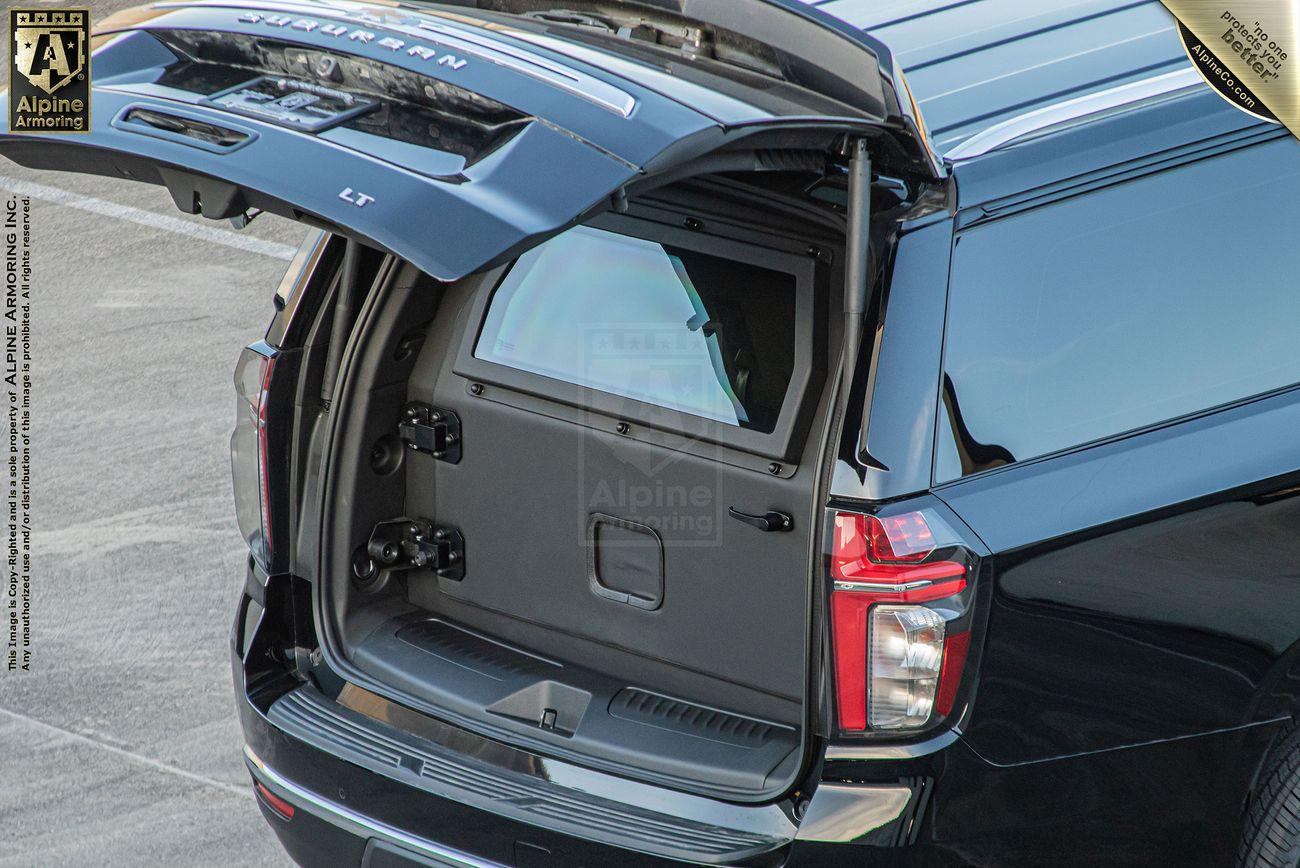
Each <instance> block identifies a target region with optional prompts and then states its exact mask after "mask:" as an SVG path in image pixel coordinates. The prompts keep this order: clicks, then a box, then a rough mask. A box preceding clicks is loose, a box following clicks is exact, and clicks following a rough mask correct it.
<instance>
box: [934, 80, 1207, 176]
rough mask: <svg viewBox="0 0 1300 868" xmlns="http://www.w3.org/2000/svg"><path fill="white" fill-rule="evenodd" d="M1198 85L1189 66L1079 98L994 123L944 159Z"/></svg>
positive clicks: (994, 147)
mask: <svg viewBox="0 0 1300 868" xmlns="http://www.w3.org/2000/svg"><path fill="white" fill-rule="evenodd" d="M1198 86H1201V87H1208V85H1207V84H1206V83H1205V79H1203V78H1201V76H1200V73H1198V72H1197V71H1196V70H1195V69H1193V68H1192V67H1190V66H1188V67H1186V68H1184V69H1180V70H1176V71H1175V72H1167V73H1165V74H1163V75H1156V76H1152V77H1151V78H1145V79H1142V80H1141V81H1133V82H1129V83H1128V84H1122V85H1120V86H1119V87H1112V88H1110V89H1109V90H1102V91H1098V92H1097V93H1090V94H1087V95H1086V96H1081V97H1075V98H1074V99H1069V100H1065V101H1064V102H1059V103H1056V104H1054V105H1050V106H1047V107H1045V108H1040V109H1035V110H1034V111H1031V112H1026V113H1025V114H1022V115H1019V116H1017V117H1014V118H1011V119H1010V120H1005V121H1003V122H1002V123H999V124H994V125H993V126H991V127H989V128H988V129H986V130H982V131H981V132H978V133H976V134H975V135H973V136H971V137H970V138H968V139H966V140H965V141H963V142H961V143H960V144H958V145H957V146H956V147H954V148H953V149H952V150H950V151H948V153H947V154H945V155H944V157H945V159H946V160H947V161H948V162H950V163H957V162H961V161H962V160H971V159H974V158H976V157H981V156H984V155H985V154H988V153H991V152H992V151H996V150H999V149H1000V148H1005V147H1007V146H1009V145H1011V144H1014V143H1015V142H1017V141H1019V140H1020V139H1023V138H1025V137H1026V136H1029V135H1033V134H1035V133H1044V132H1047V131H1049V130H1051V129H1052V128H1053V127H1058V126H1062V125H1064V124H1067V123H1069V122H1071V121H1075V120H1080V119H1082V118H1086V117H1089V116H1092V115H1098V114H1102V113H1104V112H1108V111H1113V110H1115V109H1121V108H1128V107H1134V106H1136V105H1137V104H1138V103H1141V102H1145V101H1147V100H1151V99H1155V98H1157V97H1164V96H1170V95H1172V94H1175V93H1177V92H1179V91H1184V90H1191V89H1193V88H1196V87H1198Z"/></svg>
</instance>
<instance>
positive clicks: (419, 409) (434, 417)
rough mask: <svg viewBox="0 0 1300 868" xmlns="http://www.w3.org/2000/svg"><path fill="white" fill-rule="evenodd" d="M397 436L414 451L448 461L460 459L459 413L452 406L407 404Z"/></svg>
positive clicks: (450, 462)
mask: <svg viewBox="0 0 1300 868" xmlns="http://www.w3.org/2000/svg"><path fill="white" fill-rule="evenodd" d="M397 436H398V437H400V438H402V441H403V442H405V443H406V445H407V446H409V447H410V448H412V449H414V450H416V451H417V452H427V453H428V454H430V455H432V456H433V457H434V458H437V459H438V460H439V461H446V462H447V463H449V464H459V463H460V417H459V416H457V415H456V414H455V413H454V412H452V411H451V410H441V409H439V408H437V407H431V406H429V405H428V404H422V403H420V402H418V401H417V402H414V403H411V404H407V405H406V409H405V410H403V411H402V421H401V423H399V424H398V426H397Z"/></svg>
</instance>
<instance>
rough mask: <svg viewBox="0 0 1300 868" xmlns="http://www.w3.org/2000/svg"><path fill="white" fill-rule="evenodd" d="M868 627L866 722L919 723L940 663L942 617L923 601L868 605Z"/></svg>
mask: <svg viewBox="0 0 1300 868" xmlns="http://www.w3.org/2000/svg"><path fill="white" fill-rule="evenodd" d="M870 617H871V623H870V625H869V628H868V644H867V655H868V667H867V672H868V679H869V680H868V684H867V722H868V723H869V724H870V725H871V726H872V727H873V728H876V729H904V728H907V727H916V726H923V725H924V724H925V723H926V721H928V720H929V719H930V711H931V710H932V709H933V708H934V697H935V691H936V689H937V687H938V683H939V670H940V668H941V667H942V665H943V634H944V619H943V617H942V616H941V615H939V614H938V613H937V612H934V611H932V610H930V609H927V608H925V607H924V606H873V607H872V609H871V616H870Z"/></svg>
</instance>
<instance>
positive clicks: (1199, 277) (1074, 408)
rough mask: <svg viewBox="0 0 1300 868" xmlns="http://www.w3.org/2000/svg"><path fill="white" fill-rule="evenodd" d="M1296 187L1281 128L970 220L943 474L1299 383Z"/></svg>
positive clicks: (951, 325) (957, 282)
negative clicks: (1186, 162)
mask: <svg viewBox="0 0 1300 868" xmlns="http://www.w3.org/2000/svg"><path fill="white" fill-rule="evenodd" d="M1297 202H1300V160H1297V152H1296V149H1295V143H1294V142H1292V141H1285V142H1283V141H1279V142H1277V143H1273V144H1268V145H1262V146H1258V147H1255V148H1251V149H1249V150H1247V151H1240V152H1237V153H1235V154H1231V155H1227V156H1223V157H1219V158H1216V159H1212V160H1207V161H1204V162H1201V163H1196V164H1193V165H1190V166H1186V167H1183V168H1180V169H1176V170H1172V171H1168V172H1164V173H1161V174H1159V175H1154V176H1151V177H1148V178H1144V179H1141V180H1137V181H1132V182H1129V183H1126V184H1122V185H1120V186H1117V187H1112V188H1109V189H1107V190H1103V191H1099V192H1096V193H1091V194H1088V195H1085V196H1081V197H1078V198H1076V199H1071V200H1068V201H1065V202H1062V203H1059V204H1056V205H1051V206H1048V207H1045V208H1042V209H1038V210H1035V211H1031V212H1028V213H1026V214H1023V215H1020V216H1014V217H1008V218H1005V219H1003V220H999V221H998V222H996V223H992V224H989V225H988V226H986V227H983V228H976V229H972V230H970V231H968V232H966V233H964V234H963V235H962V236H960V237H959V239H958V242H957V247H956V250H955V252H954V259H953V278H952V286H951V290H950V300H949V312H948V329H947V338H946V343H945V349H944V358H945V365H944V367H945V378H944V384H943V406H942V408H941V413H943V418H942V419H941V421H940V426H939V430H940V438H939V448H938V454H937V456H936V459H937V463H936V478H937V479H938V481H946V480H949V479H955V478H957V477H960V476H963V475H966V474H969V473H974V472H978V471H980V470H985V469H988V468H991V467H997V466H999V465H1002V464H1008V463H1011V462H1014V461H1022V460H1025V459H1028V458H1033V457H1036V456H1039V455H1045V454H1048V453H1051V452H1056V451H1059V450H1061V449H1066V448H1070V447H1073V446H1077V445H1081V444H1084V443H1088V442H1091V441H1093V440H1098V439H1101V438H1105V437H1110V436H1114V435H1116V434H1121V433H1124V432H1127V431H1131V430H1133V429H1136V428H1142V427H1146V426H1148V425H1153V424H1156V423H1160V422H1164V421H1167V420H1171V419H1175V418H1178V417H1180V416H1185V415H1187V414H1189V413H1195V412H1199V411H1202V410H1206V409H1210V408H1213V407H1216V406H1219V405H1222V404H1225V403H1230V402H1232V401H1237V400H1240V399H1243V398H1248V397H1252V396H1254V395H1259V394H1261V393H1264V392H1268V391H1271V390H1274V389H1277V388H1281V387H1284V386H1288V385H1291V384H1293V383H1296V382H1300V341H1298V340H1296V325H1297V323H1300V292H1297V291H1296V277H1297V275H1300V244H1297V243H1296V237H1295V232H1296V225H1297V224H1296V218H1297V216H1298V212H1297V206H1296V203H1297ZM1261 203H1267V206H1266V207H1263V206H1261Z"/></svg>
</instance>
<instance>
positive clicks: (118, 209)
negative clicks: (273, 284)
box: [0, 175, 298, 261]
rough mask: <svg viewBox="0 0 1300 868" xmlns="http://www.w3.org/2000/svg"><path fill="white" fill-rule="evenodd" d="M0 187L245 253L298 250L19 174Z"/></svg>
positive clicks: (2, 179) (281, 255) (288, 254)
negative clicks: (49, 184)
mask: <svg viewBox="0 0 1300 868" xmlns="http://www.w3.org/2000/svg"><path fill="white" fill-rule="evenodd" d="M0 187H2V188H4V189H6V190H11V191H13V192H14V193H17V194H18V195H19V196H30V197H31V198H33V199H39V200H41V201H44V202H51V203H53V204H55V205H63V206H66V207H68V208H78V209H80V210H82V211H89V212H90V213H91V214H99V215H102V216H104V217H115V218H117V219H118V220H126V221H128V222H130V223H138V224H139V225H141V226H147V227H149V228H150V229H160V230H162V231H163V232H171V233H173V234H176V235H184V236H186V237H188V238H194V239H197V240H199V241H207V242H209V243H211V244H222V245H224V246H226V247H233V248H235V249H236V250H243V251H245V252H247V253H258V254H261V255H262V256H270V257H272V258H274V259H283V260H286V261H287V260H290V259H293V256H294V254H295V253H297V252H298V249H297V248H296V247H292V246H290V245H288V244H279V243H277V242H275V241H265V240H263V239H261V238H252V237H249V236H247V235H240V234H239V233H238V232H232V231H231V230H229V229H218V228H217V227H215V226H203V225H201V224H196V223H191V222H190V221H188V220H183V219H181V218H180V217H170V216H168V215H166V214H159V213H157V212H156V211H146V210H144V209H143V208H133V207H131V206H130V205H121V204H119V203H117V202H110V201H108V200H107V199H97V198H95V197H94V196H84V195H82V194H81V193H74V192H72V191H71V190H64V189H61V188H59V187H50V186H48V185H46V184H37V183H34V182H32V181H24V180H22V179H20V178H11V177H9V176H7V175H0Z"/></svg>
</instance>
